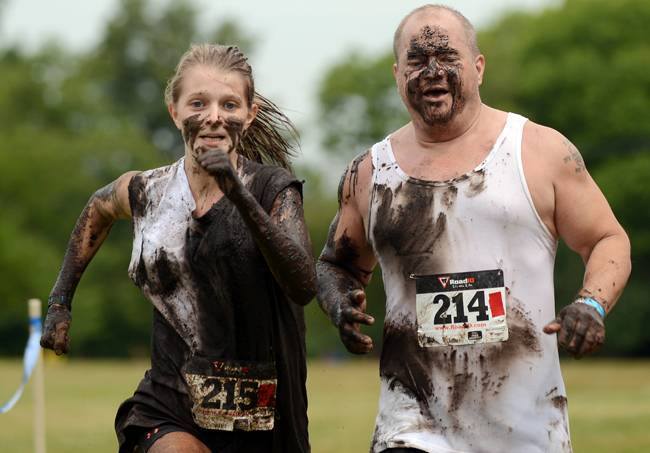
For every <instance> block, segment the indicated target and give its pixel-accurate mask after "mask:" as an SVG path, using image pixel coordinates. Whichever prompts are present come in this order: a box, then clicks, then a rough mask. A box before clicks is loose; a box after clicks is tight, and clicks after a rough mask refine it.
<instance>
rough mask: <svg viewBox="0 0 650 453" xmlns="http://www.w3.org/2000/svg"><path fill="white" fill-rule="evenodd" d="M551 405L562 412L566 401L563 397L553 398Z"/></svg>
mask: <svg viewBox="0 0 650 453" xmlns="http://www.w3.org/2000/svg"><path fill="white" fill-rule="evenodd" d="M551 403H553V406H555V408H557V409H560V410H564V408H566V405H567V399H566V397H565V396H554V397H553V398H551Z"/></svg>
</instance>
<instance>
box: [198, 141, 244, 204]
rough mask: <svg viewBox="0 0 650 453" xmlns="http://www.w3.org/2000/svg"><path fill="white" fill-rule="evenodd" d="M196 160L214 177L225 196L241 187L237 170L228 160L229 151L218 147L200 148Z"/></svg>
mask: <svg viewBox="0 0 650 453" xmlns="http://www.w3.org/2000/svg"><path fill="white" fill-rule="evenodd" d="M196 161H197V162H198V163H199V165H200V166H201V167H202V168H203V169H204V170H205V171H207V172H208V173H209V174H211V175H212V176H213V177H214V179H215V180H216V181H217V184H219V188H220V189H221V191H222V192H223V193H224V195H226V196H227V197H230V196H231V195H233V194H234V193H237V191H239V190H240V189H242V188H243V184H242V182H241V180H240V179H239V176H238V175H237V171H236V170H235V168H234V167H233V166H232V163H231V162H230V153H227V152H226V151H223V150H221V149H219V148H201V149H200V150H199V155H198V157H197V158H196Z"/></svg>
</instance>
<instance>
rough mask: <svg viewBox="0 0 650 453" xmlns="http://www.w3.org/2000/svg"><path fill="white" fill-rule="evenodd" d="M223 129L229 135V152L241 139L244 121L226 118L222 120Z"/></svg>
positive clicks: (235, 147)
mask: <svg viewBox="0 0 650 453" xmlns="http://www.w3.org/2000/svg"><path fill="white" fill-rule="evenodd" d="M224 129H226V132H227V133H228V136H229V137H230V143H231V148H230V149H229V150H228V151H229V152H230V151H232V150H234V149H237V146H239V142H240V141H241V138H242V135H243V134H244V123H243V121H241V120H239V119H237V118H234V117H233V118H226V119H225V120H224Z"/></svg>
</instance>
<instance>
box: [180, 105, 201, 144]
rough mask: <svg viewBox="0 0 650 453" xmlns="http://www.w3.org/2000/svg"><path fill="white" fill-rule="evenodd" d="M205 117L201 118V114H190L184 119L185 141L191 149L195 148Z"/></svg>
mask: <svg viewBox="0 0 650 453" xmlns="http://www.w3.org/2000/svg"><path fill="white" fill-rule="evenodd" d="M203 120H204V118H201V115H200V114H198V113H197V114H196V115H192V116H188V117H187V118H185V119H184V120H183V129H182V134H183V141H184V142H185V143H186V145H187V146H188V148H189V149H194V142H195V141H196V137H197V136H198V135H199V131H200V130H201V126H202V125H203Z"/></svg>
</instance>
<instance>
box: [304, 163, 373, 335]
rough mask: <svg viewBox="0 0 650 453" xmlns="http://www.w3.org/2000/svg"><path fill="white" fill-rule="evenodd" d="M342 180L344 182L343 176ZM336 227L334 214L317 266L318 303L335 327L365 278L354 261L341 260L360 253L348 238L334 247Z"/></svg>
mask: <svg viewBox="0 0 650 453" xmlns="http://www.w3.org/2000/svg"><path fill="white" fill-rule="evenodd" d="M343 177H344V178H345V174H344V175H343ZM341 188H342V186H341ZM338 223H339V216H338V214H337V215H336V216H335V217H334V220H333V221H332V223H331V224H330V228H329V233H328V235H327V243H326V244H325V247H324V248H323V252H322V253H321V256H320V258H319V259H318V262H317V263H316V273H317V275H318V295H317V297H318V303H319V305H320V307H321V308H322V309H323V311H324V312H325V313H326V314H327V315H328V317H329V318H330V320H331V321H332V323H333V324H334V325H335V326H337V327H339V325H340V323H341V305H342V304H344V305H347V304H349V299H350V297H351V296H350V294H351V293H352V292H353V291H356V290H363V288H364V285H363V283H362V281H363V280H362V278H363V277H362V276H365V275H367V274H368V273H365V272H364V271H361V270H360V269H357V268H356V267H355V266H354V265H353V264H352V263H353V261H347V260H345V261H344V260H341V259H340V258H341V257H346V259H349V258H352V257H355V258H356V257H358V256H359V253H358V251H357V250H356V248H355V246H354V242H353V241H352V240H351V239H350V238H348V237H347V236H346V239H344V240H343V243H342V244H340V243H339V244H337V243H335V241H334V234H335V232H336V228H337V227H338Z"/></svg>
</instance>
